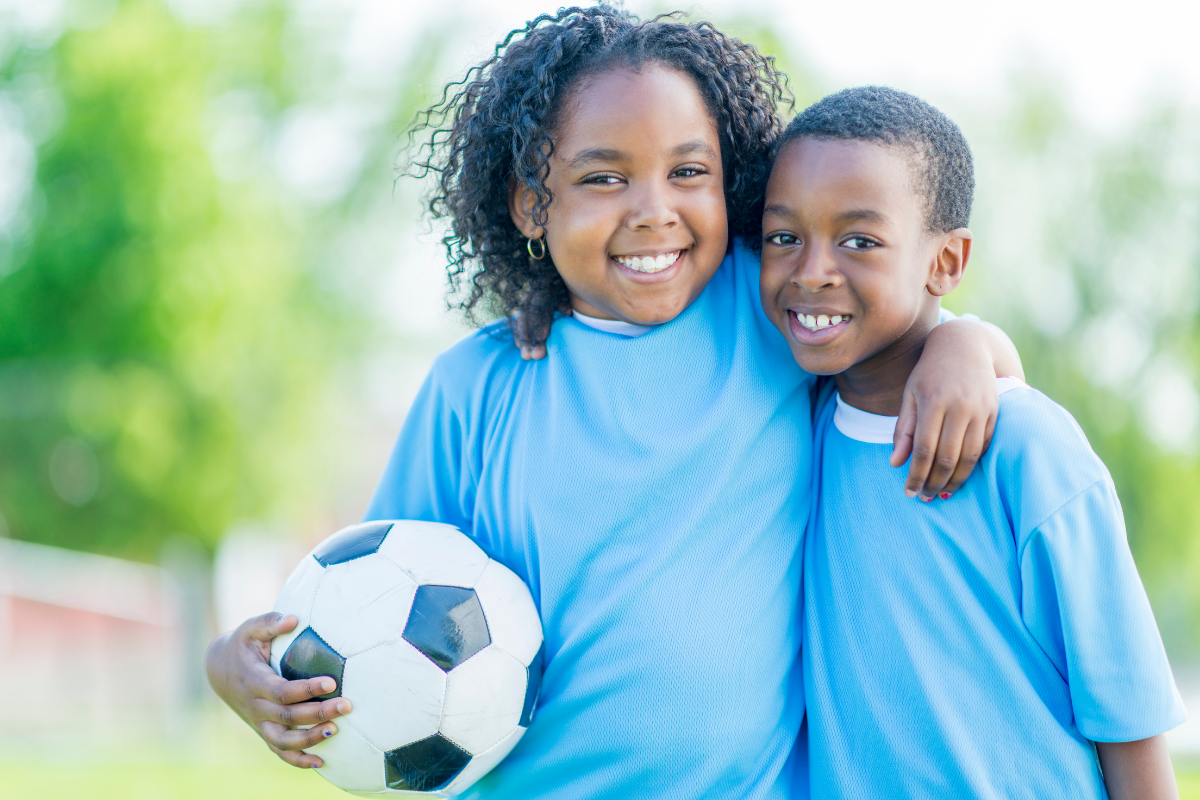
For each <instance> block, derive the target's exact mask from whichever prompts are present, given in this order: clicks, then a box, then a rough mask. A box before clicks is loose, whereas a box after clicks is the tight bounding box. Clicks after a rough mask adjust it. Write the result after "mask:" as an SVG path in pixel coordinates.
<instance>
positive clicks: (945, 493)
mask: <svg viewBox="0 0 1200 800" xmlns="http://www.w3.org/2000/svg"><path fill="white" fill-rule="evenodd" d="M938 497H940V498H942V499H943V500H949V499H950V493H949V492H942V493H941V494H939V495H938Z"/></svg>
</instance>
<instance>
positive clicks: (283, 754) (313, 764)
mask: <svg viewBox="0 0 1200 800" xmlns="http://www.w3.org/2000/svg"><path fill="white" fill-rule="evenodd" d="M271 752H272V753H274V754H275V755H277V756H279V757H280V758H281V759H283V760H284V761H286V762H287V763H289V764H291V765H292V766H293V767H300V769H320V768H321V767H323V766H325V762H324V761H322V760H321V758H320V757H319V756H312V755H309V754H308V753H302V752H300V751H299V750H280V749H278V748H275V747H272V748H271Z"/></svg>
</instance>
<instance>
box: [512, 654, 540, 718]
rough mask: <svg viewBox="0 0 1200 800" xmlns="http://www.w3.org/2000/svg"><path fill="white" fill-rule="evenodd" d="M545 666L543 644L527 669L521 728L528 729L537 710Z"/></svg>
mask: <svg viewBox="0 0 1200 800" xmlns="http://www.w3.org/2000/svg"><path fill="white" fill-rule="evenodd" d="M545 666H546V644H545V643H544V642H543V643H542V646H541V647H539V648H538V651H537V654H536V655H534V657H533V660H532V661H530V662H529V667H528V669H527V676H528V677H527V679H526V683H525V703H524V705H523V707H522V708H521V721H520V723H518V724H519V725H520V726H521V727H522V728H528V727H529V723H531V722H533V712H534V711H536V710H537V702H538V698H539V697H540V696H541V694H542V674H543V672H544V670H545Z"/></svg>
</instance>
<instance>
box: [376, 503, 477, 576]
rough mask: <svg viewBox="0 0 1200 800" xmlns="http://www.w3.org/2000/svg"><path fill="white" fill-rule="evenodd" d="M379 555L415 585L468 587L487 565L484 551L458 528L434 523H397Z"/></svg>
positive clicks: (380, 548)
mask: <svg viewBox="0 0 1200 800" xmlns="http://www.w3.org/2000/svg"><path fill="white" fill-rule="evenodd" d="M379 554H380V555H381V556H383V557H384V558H386V559H388V560H389V561H391V562H392V563H394V564H395V565H396V566H398V567H400V569H402V570H404V571H405V572H407V573H408V574H409V575H410V576H411V577H412V579H413V580H414V581H416V582H417V583H418V584H427V583H429V584H439V585H442V586H462V587H464V588H468V589H469V588H470V587H472V586H474V585H475V580H476V579H477V578H478V577H479V575H480V573H482V572H483V569H484V567H486V566H487V564H488V557H487V554H486V553H484V552H483V551H482V550H480V549H479V545H477V544H475V543H474V542H473V541H471V540H470V538H469V537H467V536H466V535H465V534H463V532H462V531H460V530H459V529H458V528H455V527H454V526H452V525H443V524H441V523H438V522H415V521H411V520H409V521H403V522H397V523H396V524H395V525H393V526H392V529H391V530H390V531H389V532H388V535H387V538H386V539H385V540H384V541H383V544H381V545H380V546H379Z"/></svg>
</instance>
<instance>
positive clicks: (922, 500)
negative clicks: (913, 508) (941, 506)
mask: <svg viewBox="0 0 1200 800" xmlns="http://www.w3.org/2000/svg"><path fill="white" fill-rule="evenodd" d="M931 500H933V498H932V497H925V496H922V497H921V502H922V503H928V502H930V501H931Z"/></svg>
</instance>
